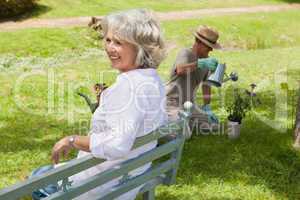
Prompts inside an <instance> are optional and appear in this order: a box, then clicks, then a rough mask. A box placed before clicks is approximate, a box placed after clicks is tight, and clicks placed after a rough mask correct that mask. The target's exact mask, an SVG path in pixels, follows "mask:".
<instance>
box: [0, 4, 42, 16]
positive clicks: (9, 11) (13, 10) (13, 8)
mask: <svg viewBox="0 0 300 200" xmlns="http://www.w3.org/2000/svg"><path fill="white" fill-rule="evenodd" d="M36 1H37V0H0V19H1V18H6V17H14V16H18V15H21V14H23V13H25V12H27V11H29V10H32V9H33V8H34V7H35V5H36Z"/></svg>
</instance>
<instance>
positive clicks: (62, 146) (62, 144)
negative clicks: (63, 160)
mask: <svg viewBox="0 0 300 200" xmlns="http://www.w3.org/2000/svg"><path fill="white" fill-rule="evenodd" d="M71 149H72V145H71V144H70V140H69V137H64V138H63V139H61V140H59V141H58V142H57V143H56V144H55V145H54V147H53V149H52V156H51V159H52V161H53V163H54V164H57V163H58V162H59V158H60V155H61V154H63V155H64V157H66V156H67V155H68V154H69V152H70V150H71Z"/></svg>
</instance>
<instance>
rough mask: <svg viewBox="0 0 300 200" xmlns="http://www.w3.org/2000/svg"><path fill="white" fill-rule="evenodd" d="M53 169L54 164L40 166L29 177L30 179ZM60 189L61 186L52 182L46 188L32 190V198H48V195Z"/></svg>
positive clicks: (38, 199)
mask: <svg viewBox="0 0 300 200" xmlns="http://www.w3.org/2000/svg"><path fill="white" fill-rule="evenodd" d="M52 169H54V166H53V165H45V166H42V167H39V168H37V169H35V170H33V171H32V173H31V175H30V176H29V177H28V178H29V179H30V178H32V177H36V176H38V175H41V174H44V173H46V172H48V171H50V170H52ZM58 191H59V187H58V184H57V183H56V184H50V185H48V186H46V187H44V188H40V189H37V190H34V191H33V192H32V199H33V200H40V199H43V198H46V197H48V196H50V195H51V194H53V193H55V192H58Z"/></svg>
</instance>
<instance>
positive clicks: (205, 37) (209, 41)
mask: <svg viewBox="0 0 300 200" xmlns="http://www.w3.org/2000/svg"><path fill="white" fill-rule="evenodd" d="M194 36H195V37H196V38H197V39H199V40H200V41H201V42H203V43H204V44H206V45H207V46H209V47H211V48H213V49H221V45H220V44H219V43H217V40H218V38H219V33H218V31H216V30H214V29H212V28H210V27H208V26H199V27H198V29H197V31H196V32H194Z"/></svg>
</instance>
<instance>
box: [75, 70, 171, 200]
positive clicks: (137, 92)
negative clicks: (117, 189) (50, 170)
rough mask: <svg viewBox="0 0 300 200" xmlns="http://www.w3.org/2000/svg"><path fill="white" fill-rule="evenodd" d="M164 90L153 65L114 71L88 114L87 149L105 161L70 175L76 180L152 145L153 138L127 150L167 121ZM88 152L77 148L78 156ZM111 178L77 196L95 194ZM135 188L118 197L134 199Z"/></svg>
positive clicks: (102, 169) (146, 167)
mask: <svg viewBox="0 0 300 200" xmlns="http://www.w3.org/2000/svg"><path fill="white" fill-rule="evenodd" d="M165 100H166V95H165V90H164V86H163V82H162V81H161V79H160V78H159V76H158V74H157V72H156V70H155V69H150V68H148V69H135V70H131V71H129V72H124V73H121V74H119V75H118V77H117V80H116V82H115V84H113V85H112V86H111V87H109V88H107V89H106V90H104V91H103V93H102V94H101V99H100V105H99V107H98V108H97V110H96V111H95V113H94V114H93V116H92V120H91V128H90V132H89V135H90V150H91V153H92V154H93V156H95V157H98V158H104V159H106V160H107V161H106V162H104V163H102V164H99V165H98V166H95V167H92V168H91V169H88V170H85V171H83V172H81V173H79V174H76V175H74V176H73V177H71V180H73V181H74V183H75V184H76V182H77V183H78V182H80V181H81V180H83V179H86V178H88V177H91V176H94V175H95V174H97V173H99V172H102V171H104V170H106V169H109V168H111V167H112V166H114V165H116V164H118V163H120V162H123V161H125V160H127V159H130V158H134V157H137V156H139V155H140V154H142V153H144V152H146V151H149V150H151V149H153V148H154V147H155V146H156V144H157V142H156V141H153V142H151V143H148V144H146V145H144V146H142V147H140V148H138V149H135V150H131V148H132V146H133V144H134V142H135V140H136V138H138V137H141V136H144V135H146V134H148V133H150V132H151V131H153V130H154V129H156V128H157V127H159V126H161V125H163V124H164V123H166V121H167V115H166V112H165ZM88 154H90V153H88V152H84V151H79V153H78V158H80V157H82V156H85V155H88ZM150 165H151V163H148V164H146V165H144V166H142V167H140V168H138V169H136V170H134V171H132V172H131V173H130V175H131V176H136V175H139V174H141V173H143V172H144V171H146V170H147V169H148V168H149V167H150ZM118 180H119V179H115V180H113V181H111V182H109V183H107V184H105V185H103V186H101V187H98V188H96V189H94V190H92V191H91V192H88V193H87V194H86V195H87V196H86V195H82V196H80V199H84V198H85V199H87V198H88V197H89V196H90V195H92V196H94V197H95V196H96V195H97V194H101V193H103V192H105V191H106V189H107V188H110V187H112V185H114V184H117V183H118ZM138 189H139V188H136V189H134V190H132V191H130V192H128V193H126V194H124V195H122V196H121V197H120V198H118V199H122V200H124V199H128V200H129V199H134V198H135V196H136V195H137V192H138Z"/></svg>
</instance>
